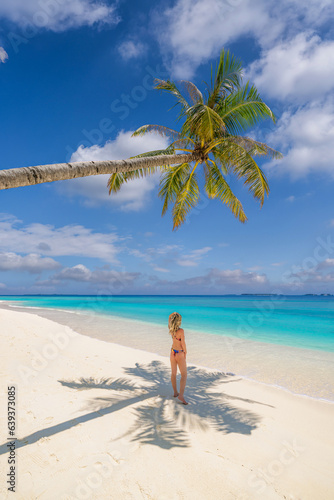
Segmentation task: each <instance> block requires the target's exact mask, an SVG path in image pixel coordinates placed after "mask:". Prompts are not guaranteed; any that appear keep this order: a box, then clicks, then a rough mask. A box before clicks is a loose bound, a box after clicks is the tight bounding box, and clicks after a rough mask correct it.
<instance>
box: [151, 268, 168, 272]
mask: <svg viewBox="0 0 334 500" xmlns="http://www.w3.org/2000/svg"><path fill="white" fill-rule="evenodd" d="M153 269H154V271H157V272H158V273H169V270H168V269H165V268H164V267H154V268H153Z"/></svg>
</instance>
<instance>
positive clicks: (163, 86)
mask: <svg viewBox="0 0 334 500" xmlns="http://www.w3.org/2000/svg"><path fill="white" fill-rule="evenodd" d="M154 83H155V87H154V88H155V89H157V90H164V91H166V92H168V93H169V94H172V95H174V97H176V100H177V102H176V104H175V105H174V106H177V105H178V104H180V106H181V112H180V115H179V119H180V118H182V116H184V114H185V112H186V110H187V109H188V108H189V103H188V101H187V100H186V99H185V97H183V95H182V94H181V92H180V90H179V89H178V88H177V86H176V85H175V83H174V82H171V81H170V80H159V79H158V78H156V79H155V80H154ZM174 106H173V107H174Z"/></svg>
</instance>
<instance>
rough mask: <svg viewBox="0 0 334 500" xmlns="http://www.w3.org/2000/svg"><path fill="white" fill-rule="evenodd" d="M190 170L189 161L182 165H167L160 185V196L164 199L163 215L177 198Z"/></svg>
mask: <svg viewBox="0 0 334 500" xmlns="http://www.w3.org/2000/svg"><path fill="white" fill-rule="evenodd" d="M189 171H190V165H189V163H181V164H180V165H174V166H172V167H166V169H165V172H164V173H163V174H162V178H161V180H160V186H159V187H160V190H159V196H160V197H161V198H162V199H163V207H162V215H164V214H165V213H166V211H167V209H168V207H169V205H170V203H173V202H174V201H175V200H176V198H177V195H178V193H179V192H180V191H181V189H182V187H183V184H184V181H185V178H186V176H187V175H188V173H189Z"/></svg>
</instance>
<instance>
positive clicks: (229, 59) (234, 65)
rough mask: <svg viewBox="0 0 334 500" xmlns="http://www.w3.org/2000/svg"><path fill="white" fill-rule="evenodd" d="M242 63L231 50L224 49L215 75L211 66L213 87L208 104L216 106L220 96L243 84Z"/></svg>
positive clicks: (212, 106)
mask: <svg viewBox="0 0 334 500" xmlns="http://www.w3.org/2000/svg"><path fill="white" fill-rule="evenodd" d="M241 78H242V65H241V61H240V60H238V59H236V58H235V57H234V56H233V55H231V54H230V51H229V50H227V51H225V50H222V51H221V53H220V59H219V63H218V66H217V67H216V71H215V76H214V77H213V72H212V68H211V87H212V91H211V92H210V93H209V96H208V101H207V104H208V106H210V107H211V108H214V107H215V105H216V103H217V101H218V100H219V98H220V97H221V96H222V97H224V96H225V95H226V94H227V93H230V92H234V91H235V90H237V89H238V88H239V87H240V85H241Z"/></svg>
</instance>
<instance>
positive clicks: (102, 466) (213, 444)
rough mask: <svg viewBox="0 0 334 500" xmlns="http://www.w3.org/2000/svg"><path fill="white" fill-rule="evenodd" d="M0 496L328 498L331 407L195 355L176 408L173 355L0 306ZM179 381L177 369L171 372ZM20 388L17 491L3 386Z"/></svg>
mask: <svg viewBox="0 0 334 500" xmlns="http://www.w3.org/2000/svg"><path fill="white" fill-rule="evenodd" d="M0 328H1V336H0V342H1V345H0V353H1V354H0V356H1V368H0V370H1V371H0V377H1V387H2V391H1V401H0V416H1V430H0V436H1V443H0V450H1V451H0V470H1V478H2V480H1V484H0V498H1V499H7V498H17V499H24V500H28V499H37V498H38V499H40V500H56V499H57V500H70V499H114V498H115V499H116V498H117V499H126V500H128V499H129V500H130V499H145V500H146V499H156V500H164V499H166V500H167V499H168V500H174V499H175V500H178V499H183V500H184V499H198V500H202V499H206V498H210V499H217V500H218V499H224V500H225V499H226V500H229V499H238V500H248V499H250V500H251V499H269V500H271V499H289V500H299V499H302V500H306V499H310V500H317V499H321V500H326V499H328V500H330V499H332V498H333V497H334V476H333V470H332V469H333V463H334V433H333V421H334V404H333V403H330V402H325V401H319V400H315V399H312V398H307V397H303V396H298V395H294V394H292V393H289V392H287V391H284V390H281V389H278V388H275V387H271V386H268V385H265V384H261V383H258V382H255V381H250V380H246V379H243V378H242V377H240V376H237V375H228V374H225V373H223V372H221V371H216V370H209V369H206V368H203V367H200V366H197V365H194V364H192V359H191V352H189V353H188V356H187V358H188V359H187V362H188V380H187V389H186V398H187V399H188V401H189V405H188V406H183V405H182V404H180V403H178V402H177V401H176V400H175V399H174V398H173V397H172V388H171V385H170V366H169V358H168V354H169V353H166V356H165V357H164V356H160V355H158V354H153V353H149V352H146V351H144V350H139V349H133V348H130V347H125V346H121V345H119V344H116V343H110V342H105V341H102V340H98V339H95V338H90V337H88V336H86V335H81V334H79V333H76V332H74V331H73V330H72V329H71V328H69V327H68V326H64V325H60V324H58V323H56V322H54V321H51V320H49V319H46V318H42V317H39V316H37V315H34V314H28V313H24V312H17V311H11V310H5V309H0ZM178 381H179V375H178ZM13 385H14V386H15V388H16V407H15V408H16V427H17V431H16V437H17V441H16V450H15V453H16V455H15V457H16V464H15V465H16V470H15V483H16V493H15V495H13V493H12V492H10V491H8V490H7V487H8V484H6V482H5V480H4V478H5V477H6V474H7V473H8V472H9V464H8V456H9V454H8V446H7V444H8V442H9V440H8V437H9V436H8V432H7V387H8V386H13Z"/></svg>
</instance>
